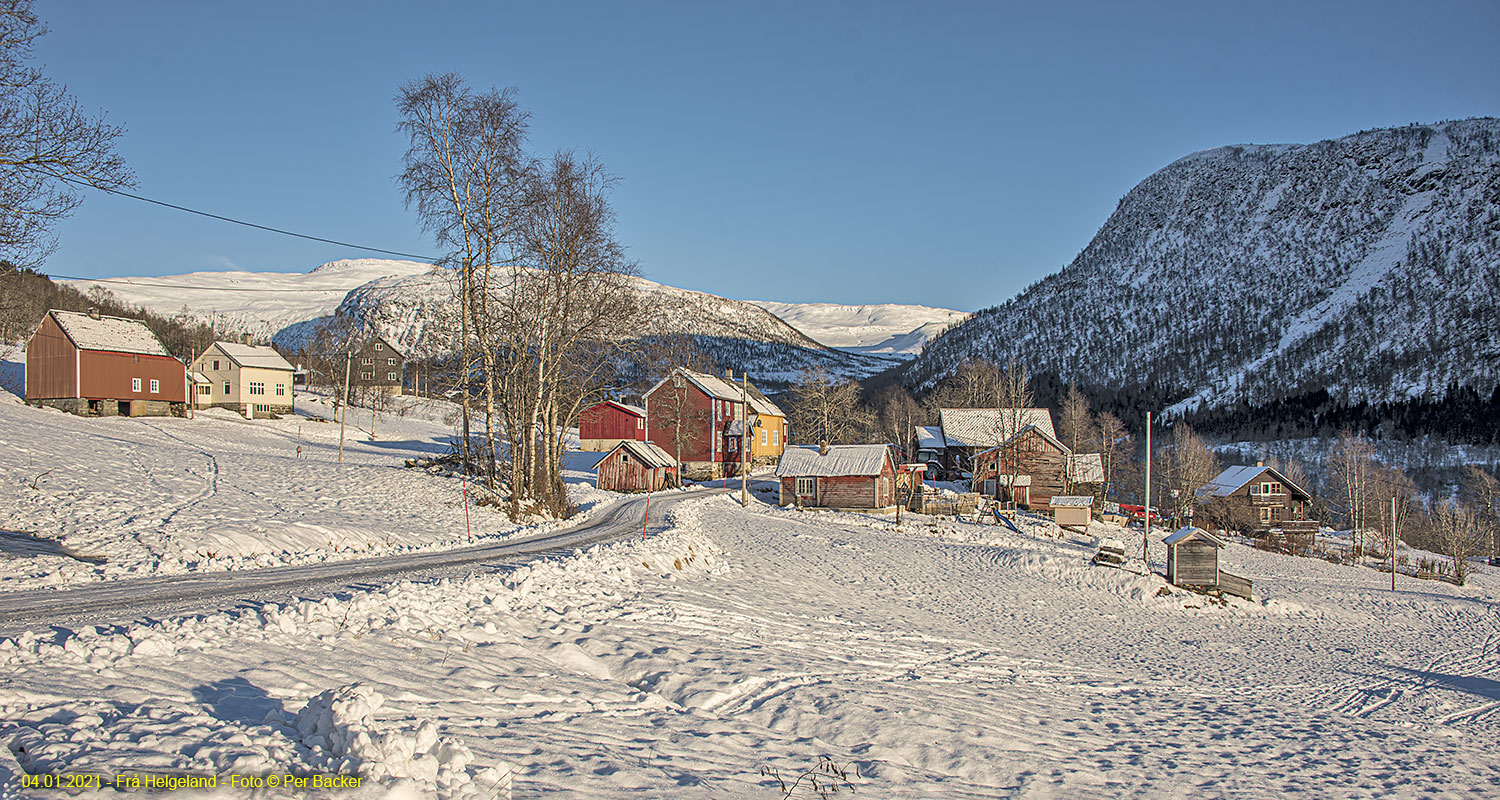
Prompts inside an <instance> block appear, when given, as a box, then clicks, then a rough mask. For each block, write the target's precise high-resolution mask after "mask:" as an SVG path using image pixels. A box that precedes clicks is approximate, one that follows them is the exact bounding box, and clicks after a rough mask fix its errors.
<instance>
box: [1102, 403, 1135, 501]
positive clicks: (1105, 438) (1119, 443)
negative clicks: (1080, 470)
mask: <svg viewBox="0 0 1500 800" xmlns="http://www.w3.org/2000/svg"><path fill="white" fill-rule="evenodd" d="M1094 425H1095V429H1096V431H1095V432H1096V434H1097V436H1098V438H1097V439H1096V440H1095V441H1096V442H1097V443H1098V446H1099V460H1100V461H1101V462H1103V465H1104V492H1105V495H1106V496H1109V495H1111V494H1114V496H1115V497H1117V498H1118V496H1119V495H1118V494H1116V493H1113V492H1111V491H1110V490H1111V489H1112V488H1113V487H1114V483H1115V472H1116V469H1117V467H1118V466H1119V464H1120V461H1121V459H1122V458H1125V459H1128V458H1129V455H1128V454H1129V453H1130V452H1131V450H1132V447H1131V444H1130V433H1129V432H1128V431H1126V430H1125V424H1124V423H1123V422H1120V418H1119V417H1117V416H1115V415H1114V414H1111V413H1109V412H1108V411H1102V412H1100V413H1099V416H1098V417H1096V418H1095V421H1094Z"/></svg>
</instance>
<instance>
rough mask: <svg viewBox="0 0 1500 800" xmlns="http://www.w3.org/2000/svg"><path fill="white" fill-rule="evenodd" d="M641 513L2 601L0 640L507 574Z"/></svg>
mask: <svg viewBox="0 0 1500 800" xmlns="http://www.w3.org/2000/svg"><path fill="white" fill-rule="evenodd" d="M714 493H715V492H714V491H711V490H708V489H689V490H687V491H683V492H666V493H662V494H657V495H654V496H653V497H652V502H651V509H650V518H649V519H648V520H646V526H647V527H650V528H658V529H659V528H660V526H661V525H662V522H663V515H664V514H665V513H666V511H667V509H669V508H671V507H672V506H673V505H675V504H677V503H680V502H682V501H683V500H691V499H694V498H699V497H708V496H711V495H712V494H714ZM645 511H646V498H645V497H635V498H628V499H625V500H620V501H618V502H616V503H614V504H612V505H610V506H607V507H605V508H603V509H601V510H600V511H599V512H598V513H596V514H595V515H594V516H593V518H591V519H589V520H588V521H586V522H582V523H580V524H578V525H574V526H571V527H567V528H562V529H560V530H555V531H550V532H548V533H544V534H540V535H537V536H532V537H528V538H525V539H519V540H512V541H507V542H498V543H495V544H487V545H480V546H477V547H465V548H460V549H456V550H443V551H440V552H433V553H417V554H414V555H401V556H382V557H379V558H367V559H352V560H348V561H326V562H320V563H317V564H305V565H299V566H290V567H267V568H264V569H252V570H238V571H233V572H214V573H188V574H183V575H172V576H168V577H160V578H141V579H135V580H119V581H104V582H101V583H93V584H88V585H85V586H79V587H76V588H70V589H53V588H47V589H33V590H28V591H23V592H9V593H4V594H0V636H15V635H17V634H19V633H21V632H23V631H27V630H32V631H40V630H45V629H47V628H53V627H58V628H78V627H81V626H93V625H115V624H124V623H128V622H133V621H136V620H140V619H147V618H161V617H168V616H175V615H181V614H192V613H200V612H205V611H214V610H222V609H227V608H235V607H239V606H243V605H247V604H251V603H263V602H280V601H284V600H288V599H294V598H313V597H317V598H321V597H326V596H327V595H329V594H331V593H334V592H338V591H341V590H354V589H359V590H366V589H371V588H375V587H378V586H380V585H383V584H388V583H393V582H395V581H401V580H429V579H436V578H442V577H448V576H451V575H455V574H464V573H468V572H474V571H487V572H495V571H500V570H508V569H514V568H515V567H517V566H519V565H521V564H524V563H526V562H528V561H532V560H534V559H537V558H541V557H545V556H548V555H556V554H559V553H561V552H564V551H568V550H573V549H576V548H579V547H586V546H588V545H591V544H596V543H599V542H606V541H611V540H615V539H622V538H625V537H627V536H631V535H639V534H640V532H641V530H642V515H643V514H644V513H645Z"/></svg>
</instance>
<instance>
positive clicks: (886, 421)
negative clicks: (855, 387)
mask: <svg viewBox="0 0 1500 800" xmlns="http://www.w3.org/2000/svg"><path fill="white" fill-rule="evenodd" d="M875 414H876V421H877V425H878V429H879V432H880V435H881V436H882V437H883V438H885V439H887V440H888V441H890V442H891V443H892V444H895V445H896V446H897V447H899V448H901V450H902V451H903V452H905V453H906V457H907V458H908V459H911V458H915V457H916V449H915V448H914V447H913V439H915V438H916V428H917V426H918V425H920V424H922V420H923V419H924V417H925V415H924V414H923V413H922V407H921V406H920V405H918V404H917V401H916V400H915V399H914V398H913V397H912V396H911V392H908V391H907V390H906V387H904V386H901V385H899V384H897V385H894V386H888V387H886V388H885V389H882V390H881V391H880V393H879V394H877V395H876V397H875Z"/></svg>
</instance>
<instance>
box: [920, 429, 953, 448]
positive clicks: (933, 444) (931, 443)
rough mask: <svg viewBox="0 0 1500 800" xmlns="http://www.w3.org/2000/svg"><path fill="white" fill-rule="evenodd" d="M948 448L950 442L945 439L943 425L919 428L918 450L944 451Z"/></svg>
mask: <svg viewBox="0 0 1500 800" xmlns="http://www.w3.org/2000/svg"><path fill="white" fill-rule="evenodd" d="M947 446H948V440H946V439H944V438H943V428H942V426H941V425H918V426H917V449H918V450H942V449H943V448H945V447H947Z"/></svg>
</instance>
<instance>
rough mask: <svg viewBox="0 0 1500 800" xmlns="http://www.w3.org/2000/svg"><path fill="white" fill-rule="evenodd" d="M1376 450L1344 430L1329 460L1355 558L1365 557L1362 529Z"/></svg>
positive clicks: (1362, 439) (1369, 493) (1365, 522)
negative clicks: (1351, 539) (1349, 532)
mask: <svg viewBox="0 0 1500 800" xmlns="http://www.w3.org/2000/svg"><path fill="white" fill-rule="evenodd" d="M1374 472H1375V448H1374V447H1373V446H1372V445H1371V444H1370V441H1369V440H1368V439H1366V438H1365V437H1364V436H1361V435H1357V434H1354V433H1352V432H1350V431H1343V432H1342V433H1340V434H1339V438H1338V441H1337V442H1336V443H1335V444H1334V447H1333V452H1332V453H1330V454H1329V458H1328V476H1329V479H1330V481H1331V482H1332V484H1333V486H1334V488H1335V491H1336V493H1337V495H1338V499H1339V504H1340V506H1341V507H1342V510H1343V513H1344V520H1345V522H1346V523H1347V524H1348V525H1349V528H1350V531H1351V534H1350V535H1351V536H1352V537H1353V545H1354V558H1355V559H1356V560H1358V559H1361V558H1363V557H1364V544H1365V541H1364V529H1365V528H1366V527H1367V526H1368V524H1369V520H1368V517H1369V512H1370V510H1371V508H1372V501H1373V500H1374V495H1373V493H1372V491H1371V490H1372V488H1373V487H1374V480H1373V478H1374Z"/></svg>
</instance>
